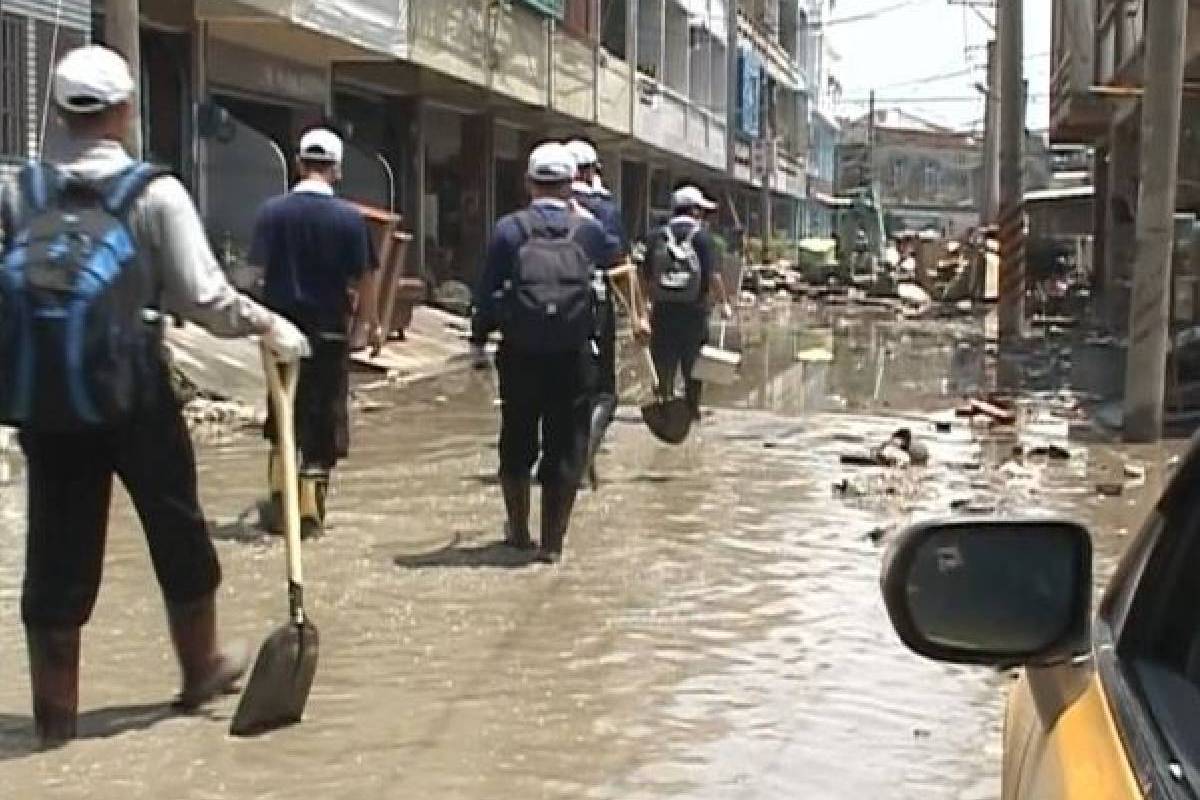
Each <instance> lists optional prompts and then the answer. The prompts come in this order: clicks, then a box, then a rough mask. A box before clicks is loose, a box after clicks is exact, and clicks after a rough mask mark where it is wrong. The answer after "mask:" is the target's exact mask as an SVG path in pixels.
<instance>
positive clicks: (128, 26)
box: [104, 0, 143, 159]
mask: <svg viewBox="0 0 1200 800" xmlns="http://www.w3.org/2000/svg"><path fill="white" fill-rule="evenodd" d="M141 35H142V32H141V19H140V14H139V10H138V0H105V3H104V41H105V44H107V45H108V46H109V47H110V48H112V49H113V50H116V51H117V52H118V53H120V54H121V55H123V56H124V57H125V60H126V61H128V62H129V70H130V71H131V72H132V73H133V81H134V85H136V86H137V87H138V93H137V96H135V97H134V99H133V115H132V117H131V119H130V121H129V131H128V132H127V133H126V135H125V147H126V148H127V149H128V150H129V154H130V155H131V156H133V157H134V158H136V159H140V158H142V157H143V149H142V115H141V101H142V85H141V84H142V40H141Z"/></svg>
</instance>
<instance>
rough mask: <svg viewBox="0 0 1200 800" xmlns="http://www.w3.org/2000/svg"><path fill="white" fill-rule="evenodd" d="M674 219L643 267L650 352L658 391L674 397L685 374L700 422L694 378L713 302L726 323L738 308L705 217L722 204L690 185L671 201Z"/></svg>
mask: <svg viewBox="0 0 1200 800" xmlns="http://www.w3.org/2000/svg"><path fill="white" fill-rule="evenodd" d="M671 207H672V217H671V220H670V221H669V222H668V223H667V224H666V225H665V226H663V227H662V229H660V230H659V231H658V233H657V234H655V235H654V237H653V238H652V239H651V241H650V248H649V250H648V252H647V254H646V259H645V261H644V262H643V264H642V281H643V289H644V291H645V293H646V295H647V296H648V297H649V298H650V301H651V304H652V308H651V313H650V329H651V335H650V352H651V355H652V357H653V359H654V366H655V369H656V370H657V372H658V381H659V386H658V390H659V392H661V393H662V394H663V395H664V396H668V397H669V396H672V395H673V393H674V387H675V381H676V376H677V375H679V373H680V372H682V373H683V379H684V382H685V387H686V388H685V397H686V398H687V402H688V406H689V407H690V408H691V410H692V415H693V417H694V418H695V419H700V400H701V394H702V391H703V385H702V384H701V383H700V381H698V380H695V379H693V378H692V370H693V369H694V368H695V366H696V360H697V359H698V358H699V357H700V350H701V348H702V347H703V346H704V343H705V341H706V340H707V338H708V319H709V315H710V313H711V309H712V303H713V302H716V303H718V304H719V305H720V309H721V315H722V317H724V318H725V319H731V318H732V317H733V307H732V305H731V304H730V302H729V294H728V291H727V290H726V287H725V281H724V279H723V278H722V276H721V269H720V265H719V264H718V263H717V249H716V246H715V245H714V243H713V240H712V237H711V236H710V235H709V234H708V232H707V231H706V230H705V228H704V218H705V216H706V215H707V214H708V213H709V212H711V211H713V210H715V209H716V207H717V204H716V203H714V202H713V201H711V200H709V199H708V198H707V197H705V196H704V193H703V192H701V191H700V189H698V188H696V187H695V186H684V187H682V188H680V189H679V190H677V191H676V192H675V194H674V195H673V196H672V199H671Z"/></svg>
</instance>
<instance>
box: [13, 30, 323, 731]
mask: <svg viewBox="0 0 1200 800" xmlns="http://www.w3.org/2000/svg"><path fill="white" fill-rule="evenodd" d="M52 88H53V92H54V99H55V104H56V105H57V107H58V111H59V113H60V114H61V116H62V118H63V120H64V122H65V125H66V128H67V132H68V137H67V140H66V141H65V142H64V145H63V146H64V148H65V149H64V150H63V151H62V152H59V153H54V154H51V158H50V160H49V161H48V162H47V163H44V164H33V165H30V166H29V167H27V168H26V169H25V170H24V172H23V173H22V174H21V176H20V178H19V181H18V184H19V185H17V186H10V187H7V188H8V191H5V192H3V196H2V197H0V254H2V260H0V308H7V309H13V308H24V309H27V310H28V312H29V313H27V314H22V315H18V316H16V317H15V318H13V317H10V319H9V322H10V323H12V324H6V325H4V326H0V424H6V425H12V426H15V427H17V428H18V429H19V439H20V444H21V448H22V450H23V451H24V453H25V459H26V464H27V467H28V480H27V484H28V489H27V491H28V523H27V524H28V532H27V544H26V560H25V581H24V588H23V593H22V598H21V616H22V620H23V622H24V623H25V633H26V639H27V641H28V646H29V676H30V685H31V688H32V695H33V718H34V727H35V729H36V734H37V738H38V741H39V743H40V744H41V745H42V746H43V747H50V746H55V745H59V744H62V743H64V742H66V741H67V740H70V739H72V738H74V736H75V733H76V719H77V712H78V705H79V649H80V638H81V636H80V634H81V630H82V627H83V625H85V624H86V623H87V621H88V619H89V618H90V616H91V613H92V608H93V606H94V604H95V601H96V595H97V593H98V591H99V588H100V578H101V571H102V567H103V562H104V547H105V540H106V537H107V526H108V512H109V501H110V498H111V494H112V479H113V476H114V475H116V476H117V477H119V478H120V479H121V482H122V483H123V484H124V485H125V488H126V490H127V491H128V493H129V496H130V498H131V499H132V501H133V505H134V508H135V509H136V510H137V513H138V516H139V518H140V519H141V522H142V527H143V528H144V531H145V535H146V539H147V542H148V544H149V548H150V556H151V560H152V561H153V563H154V570H155V574H156V577H157V578H158V583H159V587H160V589H161V591H162V595H163V599H164V600H165V603H166V610H167V621H168V626H169V628H170V633H171V641H172V643H173V644H174V647H175V653H176V656H177V657H178V661H179V666H180V670H181V672H182V673H183V682H182V683H183V685H182V689H181V691H180V694H179V699H178V706H179V707H180V708H181V709H184V710H190V709H195V708H197V707H198V706H201V705H203V704H204V703H206V702H208V701H209V700H211V699H213V698H214V697H216V696H218V695H220V694H224V693H226V692H228V691H229V690H230V689H232V688H233V686H234V684H235V682H236V681H237V680H238V679H239V678H240V677H241V675H242V673H243V672H244V670H245V667H246V662H247V660H248V653H247V652H245V651H244V649H243V650H242V651H237V650H223V649H221V648H220V647H219V646H218V644H217V642H218V636H217V610H216V600H215V598H216V590H217V586H218V585H219V583H220V581H221V569H220V564H219V563H218V561H217V554H216V551H215V550H214V549H213V546H212V542H211V541H210V539H209V534H208V526H207V523H206V521H205V516H204V513H203V511H202V510H201V508H200V502H199V499H198V497H197V476H196V463H195V455H194V453H193V450H192V442H191V438H190V437H189V434H188V430H187V426H186V423H185V422H184V419H183V415H182V414H181V413H180V408H179V403H178V401H177V399H176V398H175V396H174V393H173V392H172V389H171V380H170V374H169V367H168V366H167V362H166V357H165V353H164V345H163V325H162V321H161V320H162V312H163V311H164V310H169V311H171V312H172V313H175V314H178V315H180V316H182V317H185V318H188V319H191V320H193V321H195V322H197V323H199V324H200V325H202V326H203V327H205V328H207V329H208V330H209V331H211V332H213V333H214V334H217V335H220V336H229V337H238V336H252V335H258V336H261V337H262V339H263V342H264V344H265V345H266V346H267V347H268V348H269V349H270V350H271V351H272V353H273V354H274V356H275V357H276V358H277V359H279V360H282V361H289V362H294V361H296V360H298V359H300V358H302V357H304V356H305V355H307V353H308V343H307V341H306V340H305V337H304V336H303V334H301V333H300V331H298V330H297V329H296V328H295V327H294V326H293V325H292V324H291V323H290V322H288V321H287V320H286V319H283V318H282V317H279V316H276V315H275V314H272V313H271V312H270V311H268V310H266V309H265V308H263V307H262V306H260V305H258V304H257V303H255V302H254V301H253V300H251V299H249V298H247V297H245V296H243V295H241V294H239V293H238V292H237V291H235V290H234V289H233V288H232V287H231V286H230V285H229V283H228V281H227V280H226V278H225V276H224V273H223V272H222V271H221V268H220V266H219V265H218V263H217V260H216V258H215V257H214V255H213V253H212V250H211V249H210V247H209V244H208V240H207V238H206V236H205V232H204V226H203V224H202V223H201V221H200V218H199V215H198V214H197V212H196V209H195V206H194V205H193V204H192V201H191V198H190V197H188V194H187V190H186V189H184V187H183V184H181V183H180V182H179V181H178V180H176V179H175V178H173V177H170V176H167V175H166V174H164V173H163V172H161V171H159V170H157V169H155V168H153V167H150V166H149V165H146V164H141V163H138V162H136V161H134V160H133V159H131V158H130V156H129V155H128V154H127V153H126V151H125V149H124V147H123V146H122V144H121V142H122V140H123V138H124V136H125V133H126V131H127V130H128V126H129V123H130V120H131V118H132V116H133V109H134V103H135V102H136V91H135V83H134V80H133V76H132V75H131V74H130V70H129V66H128V65H127V64H126V62H125V60H124V59H122V58H121V56H120V55H118V54H117V53H115V52H113V51H112V50H108V49H106V48H103V47H94V46H93V47H83V48H80V49H76V50H73V51H71V52H70V53H68V54H67V55H66V56H64V57H63V59H62V60H61V61H60V62H59V63H58V64H57V66H56V68H55V71H54V75H53V87H52ZM101 242H103V243H104V244H103V245H101V244H100V243H101ZM64 297H70V298H71V300H72V302H70V303H64V302H63V299H64ZM81 335H82V337H84V339H85V341H86V342H87V343H88V344H87V345H86V346H81V345H80V344H79V342H80V336H81ZM72 342H75V344H72ZM22 364H24V365H26V366H25V367H22V366H21V365H22Z"/></svg>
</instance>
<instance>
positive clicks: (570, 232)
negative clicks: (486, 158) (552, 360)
mask: <svg viewBox="0 0 1200 800" xmlns="http://www.w3.org/2000/svg"><path fill="white" fill-rule="evenodd" d="M515 217H516V221H517V224H518V225H520V227H521V230H522V232H523V233H524V234H525V244H523V245H522V246H521V250H520V252H519V254H518V256H517V267H516V270H515V271H514V274H513V276H512V282H511V286H509V287H507V291H506V295H505V296H506V314H505V324H504V325H503V331H504V339H505V341H506V342H509V343H511V344H512V345H514V346H515V347H517V348H518V349H520V350H523V351H526V352H532V353H561V352H566V351H568V350H573V349H578V348H582V347H584V346H585V345H586V344H587V342H588V341H589V340H590V339H591V338H592V337H593V336H594V335H595V325H596V312H595V296H594V294H593V291H592V274H593V268H594V264H593V263H592V259H591V257H589V256H588V254H587V253H586V252H585V251H584V249H583V247H582V246H581V245H580V244H579V242H577V241H576V240H575V232H576V231H577V230H578V228H579V224H580V223H579V221H578V220H572V221H571V222H570V223H569V224H568V225H567V226H566V227H565V228H564V227H561V226H558V227H556V226H551V225H547V224H546V221H545V219H544V218H542V216H541V215H540V214H538V213H537V212H535V211H532V210H530V209H526V210H525V211H520V212H518V213H517V214H516V215H515Z"/></svg>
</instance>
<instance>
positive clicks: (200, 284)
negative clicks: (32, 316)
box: [0, 139, 273, 338]
mask: <svg viewBox="0 0 1200 800" xmlns="http://www.w3.org/2000/svg"><path fill="white" fill-rule="evenodd" d="M48 155H49V156H50V158H49V160H50V161H51V162H52V163H54V164H56V165H57V166H58V167H59V168H60V169H62V170H64V171H65V172H67V173H68V174H70V175H72V176H75V177H78V178H82V179H85V180H104V179H106V178H110V177H112V176H114V175H116V174H118V173H120V172H122V171H124V170H125V169H127V168H128V167H129V166H131V165H132V164H133V159H131V158H130V157H129V155H128V154H127V153H126V152H125V149H124V148H123V147H122V146H121V145H120V144H119V143H118V142H114V141H109V140H98V139H76V140H74V141H72V142H70V144H69V145H68V146H67V150H66V151H65V152H63V153H54V154H48ZM21 203H22V200H21V194H20V192H19V191H18V190H17V187H16V186H15V185H13V186H0V244H3V243H4V241H5V238H6V237H7V236H10V235H12V233H13V230H12V226H13V224H14V220H16V219H19V218H20V215H21ZM129 221H130V227H131V228H132V232H133V236H134V239H135V240H136V241H137V244H138V247H139V248H140V249H141V251H142V254H143V257H144V258H145V263H146V265H147V266H148V267H149V268H150V269H151V270H152V271H153V273H154V277H155V278H156V279H157V281H158V283H159V285H160V286H161V287H162V291H163V305H164V308H165V309H166V310H169V311H171V312H173V313H176V314H178V315H180V316H181V317H184V318H185V319H189V320H191V321H192V322H195V323H196V324H198V325H200V326H201V327H203V328H206V329H208V330H209V331H210V332H211V333H213V334H215V335H217V336H224V337H231V338H232V337H237V336H248V335H252V334H261V333H265V332H266V331H267V330H268V329H269V328H270V327H271V323H272V319H273V317H272V314H271V312H269V311H268V310H267V309H265V308H263V307H262V306H261V305H259V304H258V303H256V302H254V301H253V300H252V299H250V298H249V297H246V296H245V295H243V294H241V293H240V292H238V291H237V290H236V289H234V288H233V286H231V285H230V283H229V281H228V280H227V279H226V277H225V273H224V272H223V271H222V270H221V267H220V265H219V264H218V263H217V259H216V256H214V255H213V252H212V248H211V247H210V246H209V243H208V238H207V237H206V236H205V233H204V225H203V224H202V223H201V221H200V216H199V214H198V213H197V211H196V206H195V205H194V204H193V203H192V198H191V196H189V195H188V192H187V189H185V188H184V186H183V184H181V183H180V182H179V181H178V180H177V179H175V178H173V177H170V176H164V177H161V178H157V179H155V180H154V181H152V182H151V183H150V185H149V186H148V187H146V191H145V192H144V193H143V194H142V196H141V197H140V198H139V199H138V200H137V201H136V202H135V203H134V205H133V210H132V212H131V214H130V220H129ZM0 249H2V248H0Z"/></svg>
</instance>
